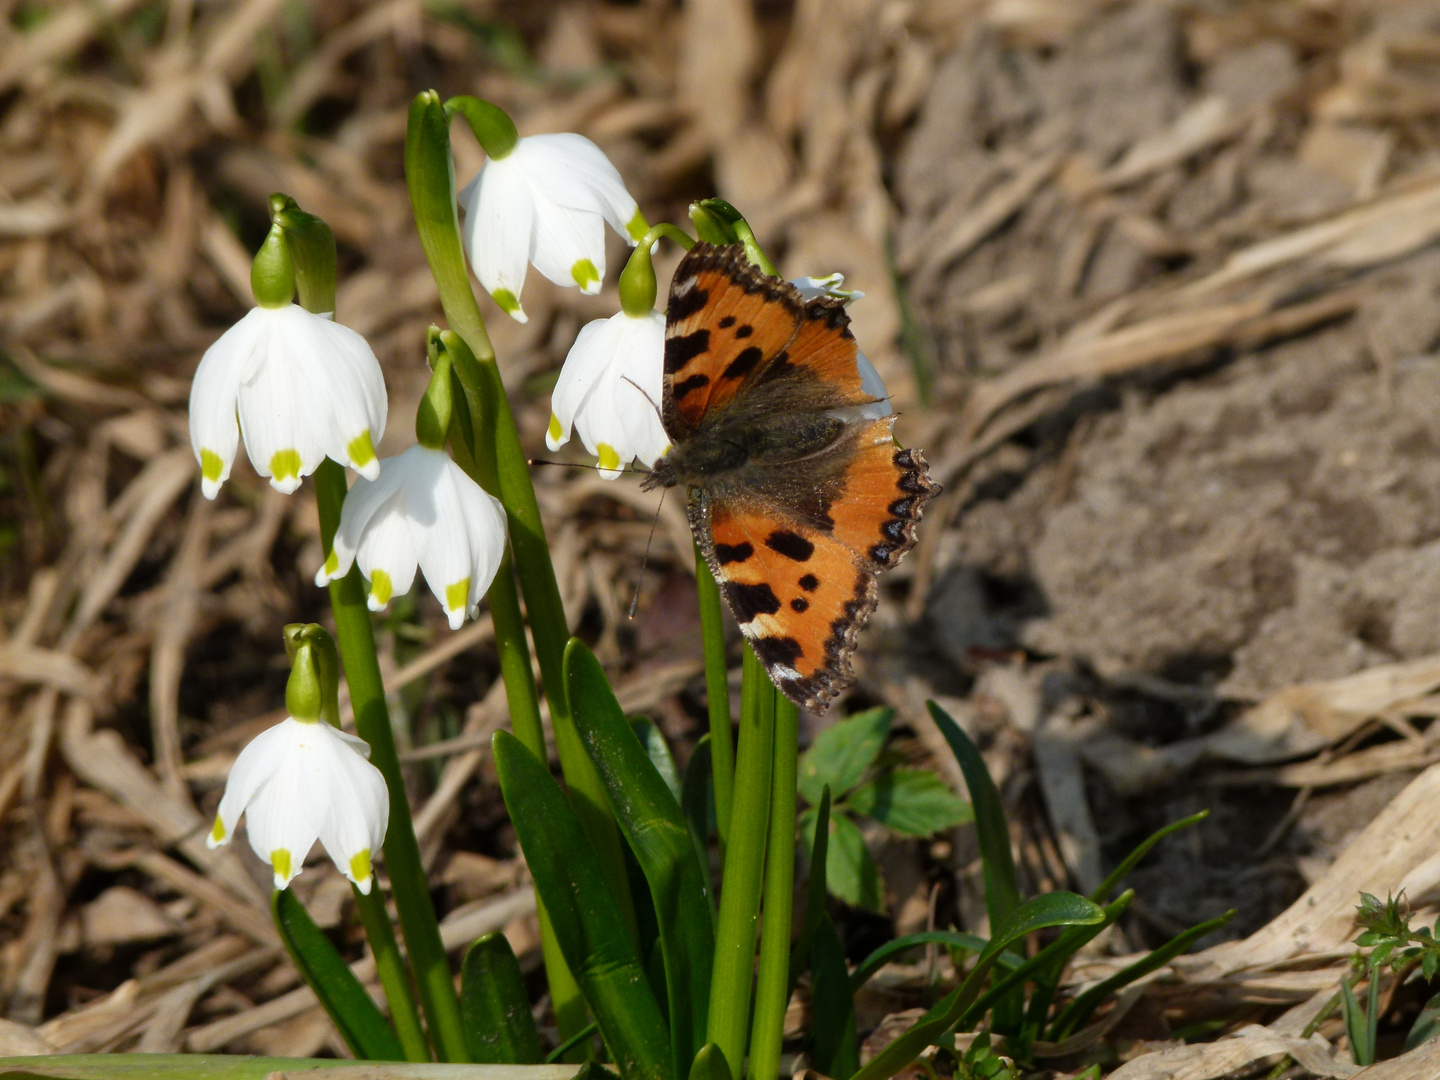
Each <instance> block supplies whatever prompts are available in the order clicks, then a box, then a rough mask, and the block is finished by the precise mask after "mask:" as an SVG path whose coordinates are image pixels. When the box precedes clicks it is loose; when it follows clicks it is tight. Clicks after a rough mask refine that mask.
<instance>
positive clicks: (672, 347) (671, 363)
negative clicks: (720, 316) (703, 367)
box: [665, 330, 710, 375]
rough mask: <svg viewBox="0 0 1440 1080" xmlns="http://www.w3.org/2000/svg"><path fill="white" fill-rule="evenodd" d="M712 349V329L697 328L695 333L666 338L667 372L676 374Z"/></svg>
mask: <svg viewBox="0 0 1440 1080" xmlns="http://www.w3.org/2000/svg"><path fill="white" fill-rule="evenodd" d="M709 350H710V331H709V330H696V331H695V332H694V333H693V334H684V335H682V336H681V337H672V338H666V339H665V373H666V374H667V375H674V374H675V372H677V371H679V370H680V369H681V368H683V367H684V366H685V365H686V364H688V363H689V362H690V361H691V360H694V359H695V358H696V357H697V356H700V355H702V354H703V353H706V352H708V351H709Z"/></svg>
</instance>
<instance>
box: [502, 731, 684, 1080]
mask: <svg viewBox="0 0 1440 1080" xmlns="http://www.w3.org/2000/svg"><path fill="white" fill-rule="evenodd" d="M627 731H628V729H627ZM632 738H633V736H632ZM492 753H493V754H494V757H495V771H496V772H497V773H498V774H499V777H500V790H501V793H502V794H503V795H504V797H505V806H506V808H507V809H508V810H509V811H510V820H511V821H512V822H513V823H514V825H515V832H516V834H517V835H518V836H519V838H520V848H521V850H522V851H523V852H524V853H525V861H526V863H527V864H528V865H529V867H530V875H531V876H532V877H533V878H534V879H535V889H536V891H537V892H538V893H539V894H540V897H541V899H543V900H544V902H545V910H546V911H547V912H548V914H549V916H550V924H551V926H552V927H553V929H554V931H555V940H556V941H557V942H558V943H559V945H560V951H561V952H562V953H563V954H564V956H565V962H566V963H567V964H568V965H569V966H570V970H571V971H572V972H573V973H574V975H575V981H576V982H577V983H578V984H579V986H580V992H581V993H582V994H583V995H584V996H585V1000H586V1001H587V1002H588V1003H589V1005H590V1009H591V1011H592V1012H593V1013H594V1014H595V1020H596V1022H597V1023H598V1024H599V1025H600V1035H601V1037H602V1038H603V1039H604V1040H605V1045H606V1046H607V1047H609V1049H610V1055H611V1057H612V1058H614V1061H615V1065H616V1067H617V1068H618V1069H619V1070H620V1075H621V1076H623V1077H625V1078H626V1080H631V1078H634V1080H672V1078H673V1077H674V1075H675V1073H674V1069H673V1067H672V1065H671V1060H670V1033H669V1032H668V1031H667V1030H666V1027H665V1021H664V1019H663V1018H662V1017H661V1015H660V1006H659V1004H658V1003H657V1002H656V1001H655V996H654V995H653V994H652V993H651V992H650V986H649V984H648V983H647V982H646V980H645V972H644V970H643V969H642V968H641V966H640V960H639V958H638V957H637V956H636V955H635V947H634V945H633V944H631V941H630V934H629V932H628V931H627V930H626V929H625V922H624V920H623V919H622V918H621V916H620V911H619V908H618V907H617V905H616V903H615V896H614V894H613V893H612V892H611V891H610V888H609V886H608V885H607V884H606V879H605V874H604V872H603V871H602V870H601V869H600V859H599V856H598V855H596V853H595V849H594V847H593V846H592V845H591V843H590V841H589V840H588V839H587V838H586V836H585V834H584V832H582V831H581V829H580V822H579V820H578V819H577V818H576V817H575V811H574V810H572V809H571V808H570V802H569V800H568V799H566V798H565V794H564V792H562V791H561V790H560V785H559V784H557V783H556V782H555V779H554V778H553V777H552V776H551V775H550V770H549V769H548V768H546V767H545V765H544V764H542V763H541V762H540V761H538V760H537V759H536V757H535V755H534V754H532V753H530V751H529V750H527V749H525V746H524V744H522V743H521V742H520V740H519V739H517V738H515V736H513V735H511V734H510V733H509V732H506V731H500V732H496V734H495V739H494V742H493V743H492ZM687 844H688V840H687Z"/></svg>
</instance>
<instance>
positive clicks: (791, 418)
mask: <svg viewBox="0 0 1440 1080" xmlns="http://www.w3.org/2000/svg"><path fill="white" fill-rule="evenodd" d="M849 324H850V319H849V317H848V316H847V315H846V314H845V308H844V305H843V304H842V303H841V302H840V301H839V300H837V299H834V298H831V297H820V298H817V299H814V300H808V301H807V300H805V299H804V298H802V296H801V295H800V292H799V290H798V289H796V288H795V286H793V285H791V284H790V283H789V282H788V281H784V280H782V279H780V278H776V277H771V276H770V275H768V274H765V273H762V272H761V271H760V270H759V269H758V268H757V267H755V266H753V265H752V264H751V263H749V262H748V261H747V260H746V258H745V252H744V249H743V248H742V247H740V246H738V245H735V246H730V247H713V246H711V245H709V244H703V243H702V244H696V245H695V247H694V249H693V250H692V251H691V252H690V253H689V254H687V255H686V256H685V258H684V259H683V260H682V261H681V263H680V265H679V267H678V268H677V269H676V271H675V277H674V279H673V280H672V281H671V284H670V309H669V311H668V313H667V315H666V327H665V389H664V400H663V401H662V403H661V421H662V422H663V424H664V426H665V433H666V434H667V435H668V436H669V437H670V442H671V444H672V445H671V448H670V451H669V452H668V453H667V454H666V455H665V456H664V457H663V458H661V459H660V460H659V461H658V462H657V463H656V465H655V468H654V471H653V472H652V473H651V474H650V475H649V476H648V477H647V478H646V479H645V483H644V487H645V488H646V489H651V488H656V487H674V486H677V485H684V487H685V488H686V489H687V490H688V491H689V495H690V507H689V509H690V527H691V529H692V530H693V531H694V533H695V538H696V540H697V541H698V542H699V544H700V550H701V552H703V553H704V555H705V561H706V562H708V563H709V564H710V569H711V571H713V572H714V574H715V579H716V581H718V582H719V583H720V592H721V594H722V595H723V596H724V597H725V601H726V603H728V604H729V606H730V610H731V612H733V613H734V615H735V619H736V621H737V622H738V623H739V624H740V629H741V630H742V631H743V632H744V634H745V637H746V638H747V639H748V640H749V642H750V645H751V647H752V648H753V649H754V650H755V655H756V656H757V657H758V658H759V659H760V661H761V663H763V664H764V665H765V668H766V670H767V671H768V672H769V673H770V678H771V681H773V682H774V683H775V685H776V686H777V687H778V688H779V689H780V691H781V692H782V693H783V694H785V696H786V697H788V698H790V700H791V701H794V702H795V703H796V704H797V705H802V706H804V707H805V708H808V709H814V710H817V711H818V710H821V709H824V708H825V707H826V706H827V705H828V704H829V703H830V701H831V700H832V699H833V698H834V697H835V695H836V694H838V693H839V692H840V691H841V690H843V689H845V687H847V686H849V685H850V684H851V683H852V682H854V679H855V676H854V674H853V672H852V670H851V666H850V656H851V654H852V653H853V652H854V651H855V640H856V638H857V636H858V635H859V633H860V628H861V627H862V626H864V625H865V622H866V620H867V619H869V617H870V614H871V612H873V611H874V610H875V603H876V599H877V596H878V590H877V587H876V584H875V575H876V574H878V573H879V572H880V571H882V570H888V569H889V568H890V567H892V566H894V565H895V564H896V563H897V562H899V561H900V557H901V556H902V555H904V554H905V552H907V551H909V550H910V549H911V548H912V547H913V546H914V545H915V523H916V522H917V521H919V520H920V512H921V510H922V509H923V507H924V505H925V503H926V501H927V500H928V499H930V498H931V497H932V496H933V495H935V494H936V493H937V492H938V491H939V490H940V488H939V485H938V484H936V483H934V482H933V481H932V480H931V479H930V477H929V475H928V473H927V472H926V465H925V459H924V458H923V457H922V456H921V455H920V453H919V452H918V451H916V450H902V449H901V448H899V447H898V446H896V445H895V439H894V436H893V435H892V433H891V429H892V427H893V426H894V424H895V417H894V416H893V415H889V416H883V417H878V418H876V417H873V416H868V417H867V416H866V415H864V411H863V410H864V406H866V405H873V404H875V403H876V400H877V399H876V398H874V397H872V396H871V395H870V394H868V393H866V392H865V391H864V390H863V389H862V388H861V385H860V372H859V369H858V368H857V366H856V345H855V338H854V336H853V335H852V334H851V333H850V329H849Z"/></svg>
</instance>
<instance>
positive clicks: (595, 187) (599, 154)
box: [515, 132, 639, 265]
mask: <svg viewBox="0 0 1440 1080" xmlns="http://www.w3.org/2000/svg"><path fill="white" fill-rule="evenodd" d="M515 153H516V154H518V155H519V156H520V160H521V163H522V164H523V166H524V167H525V170H526V174H527V175H528V176H530V177H531V182H532V183H533V184H534V185H535V186H536V187H537V188H538V189H539V190H541V191H543V192H544V193H545V195H546V197H547V198H548V199H549V200H550V201H551V202H553V203H555V204H557V205H559V206H568V207H572V208H574V209H577V210H591V211H594V212H596V213H598V214H601V215H603V216H604V218H605V220H606V221H608V222H610V225H611V227H613V228H614V230H615V231H616V232H618V233H619V234H620V235H621V236H623V237H625V239H626V240H628V241H630V243H631V244H632V245H633V244H634V243H635V238H634V237H632V236H630V234H629V232H628V231H627V230H628V229H629V226H630V222H631V221H633V220H634V218H635V213H636V211H637V210H638V209H639V207H638V206H637V205H636V203H635V200H634V198H632V197H631V195H630V192H628V191H627V190H625V181H624V180H623V179H621V177H620V172H619V170H618V169H616V168H615V166H614V165H613V164H612V163H611V161H610V159H609V158H608V157H606V156H605V152H604V151H603V150H601V149H600V148H599V147H598V146H596V145H595V144H594V143H593V142H591V141H590V140H589V139H587V138H585V137H584V136H583V135H575V134H572V133H569V132H565V133H561V134H555V135H531V136H529V137H528V138H524V139H521V140H520V142H519V143H518V144H517V145H516V147H515ZM597 265H598V264H597Z"/></svg>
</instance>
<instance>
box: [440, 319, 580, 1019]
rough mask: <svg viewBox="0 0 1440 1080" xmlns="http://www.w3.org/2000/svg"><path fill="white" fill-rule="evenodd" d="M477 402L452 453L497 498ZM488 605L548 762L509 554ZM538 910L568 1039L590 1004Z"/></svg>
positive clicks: (523, 711)
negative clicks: (480, 437) (480, 432)
mask: <svg viewBox="0 0 1440 1080" xmlns="http://www.w3.org/2000/svg"><path fill="white" fill-rule="evenodd" d="M431 339H432V341H433V343H434V346H435V347H436V348H438V349H444V350H445V351H446V352H448V353H449V354H450V357H451V363H452V364H453V363H454V361H455V357H456V356H457V355H460V354H468V353H469V349H468V347H467V346H466V345H465V343H464V342H463V341H460V340H458V339H457V337H456V335H455V334H452V333H451V332H449V331H442V332H439V333H432V334H431ZM471 361H472V362H473V357H471ZM452 370H453V368H452ZM457 381H458V377H457ZM472 403H473V404H475V405H476V406H478V405H479V402H478V399H475V398H473V397H472V396H471V395H469V394H465V395H464V396H457V397H456V398H455V399H454V404H453V407H452V413H451V416H452V419H451V427H450V446H451V451H452V453H453V454H454V455H455V460H456V462H457V463H458V464H459V465H460V467H461V468H462V469H464V470H465V471H466V473H468V474H469V475H470V478H471V479H473V480H474V481H475V482H476V483H477V484H479V485H480V486H481V487H482V488H484V489H485V490H486V491H488V492H489V493H490V494H492V495H494V494H495V492H496V490H497V488H498V487H499V482H498V481H497V480H496V477H495V459H494V457H493V455H490V454H487V453H484V452H483V450H484V444H483V443H482V442H481V441H480V440H478V439H476V437H475V432H476V424H475V422H474V419H473V417H472V414H471V411H470V410H471V406H472ZM477 451H479V452H477ZM486 601H487V603H488V604H489V607H490V621H491V622H492V623H493V625H494V627H495V645H496V648H497V650H498V651H499V653H500V678H501V680H502V681H503V682H504V683H505V699H506V701H507V702H508V703H509V706H510V728H511V730H512V731H514V733H515V737H516V738H517V739H519V740H520V741H521V742H522V743H523V744H524V746H525V749H527V750H529V751H530V752H531V753H532V754H534V755H535V757H536V758H537V759H539V760H540V761H545V760H547V757H548V755H547V754H546V751H545V730H544V727H543V726H542V724H541V721H540V698H539V695H538V694H537V692H536V690H535V673H534V669H533V668H532V666H531V663H530V645H529V642H527V641H526V639H525V621H524V618H523V617H522V616H521V614H520V597H519V594H518V593H517V592H516V588H515V572H514V565H513V563H512V562H511V559H510V556H509V555H508V554H507V555H506V556H505V558H504V559H503V560H502V561H501V563H500V569H499V570H498V571H496V573H495V580H494V581H492V582H491V583H490V591H489V592H488V593H486ZM535 907H536V913H537V915H538V916H539V922H540V946H541V954H542V955H543V957H544V961H545V978H546V981H547V982H548V983H549V986H550V1003H551V1007H552V1008H553V1009H554V1011H555V1023H556V1026H557V1027H558V1028H559V1029H560V1031H561V1033H562V1037H564V1034H565V1033H569V1032H575V1031H579V1030H580V1029H582V1028H584V1027H585V1025H586V1023H587V1021H588V1019H589V1017H588V1015H587V1013H586V1011H585V999H584V998H582V997H581V996H580V986H579V984H578V983H576V981H575V976H574V975H573V974H572V973H571V971H570V968H569V967H568V966H567V965H566V963H565V957H564V956H563V955H562V954H561V952H560V946H559V943H558V942H556V940H555V934H554V931H553V930H551V928H550V915H549V913H548V912H547V911H546V910H545V905H544V903H543V902H542V901H541V900H540V898H539V897H538V896H537V897H536V898H535ZM577 1045H578V1044H577Z"/></svg>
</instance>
